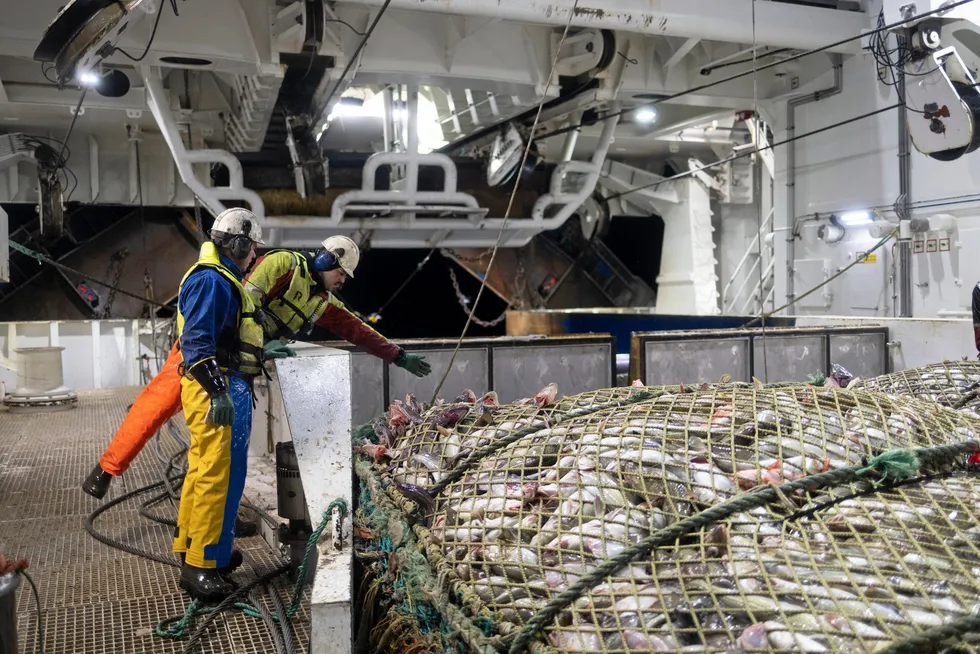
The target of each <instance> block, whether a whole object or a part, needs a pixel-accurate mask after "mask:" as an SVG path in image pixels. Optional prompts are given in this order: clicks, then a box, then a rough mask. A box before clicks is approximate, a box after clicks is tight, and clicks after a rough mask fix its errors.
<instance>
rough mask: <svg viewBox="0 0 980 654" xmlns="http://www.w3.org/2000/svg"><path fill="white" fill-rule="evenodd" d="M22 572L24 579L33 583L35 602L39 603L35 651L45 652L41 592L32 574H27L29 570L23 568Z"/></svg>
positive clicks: (32, 590)
mask: <svg viewBox="0 0 980 654" xmlns="http://www.w3.org/2000/svg"><path fill="white" fill-rule="evenodd" d="M20 574H22V575H24V579H26V580H27V583H29V584H30V585H31V592H32V593H33V594H34V603H35V604H37V633H36V635H35V639H36V640H35V641H34V651H35V652H40V654H44V618H43V616H42V612H41V594H40V593H38V592H37V584H35V583H34V579H33V578H32V577H31V575H29V574H27V570H21V571H20Z"/></svg>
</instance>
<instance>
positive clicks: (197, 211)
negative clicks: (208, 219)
mask: <svg viewBox="0 0 980 654" xmlns="http://www.w3.org/2000/svg"><path fill="white" fill-rule="evenodd" d="M194 222H195V223H197V240H198V243H199V244H203V243H204V241H206V240H207V237H206V235H205V234H204V220H203V219H202V218H201V199H200V198H198V197H197V196H196V195H195V196H194Z"/></svg>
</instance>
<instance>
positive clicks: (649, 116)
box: [634, 107, 657, 123]
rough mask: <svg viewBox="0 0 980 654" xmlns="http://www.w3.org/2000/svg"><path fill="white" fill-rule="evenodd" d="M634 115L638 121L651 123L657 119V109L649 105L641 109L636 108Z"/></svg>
mask: <svg viewBox="0 0 980 654" xmlns="http://www.w3.org/2000/svg"><path fill="white" fill-rule="evenodd" d="M634 117H635V118H636V122H638V123H652V122H653V121H655V120H656V119H657V111H656V110H655V109H651V108H649V107H643V108H642V109H637V110H636V113H635V114H634Z"/></svg>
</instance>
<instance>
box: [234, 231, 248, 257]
mask: <svg viewBox="0 0 980 654" xmlns="http://www.w3.org/2000/svg"><path fill="white" fill-rule="evenodd" d="M230 249H231V256H233V257H234V258H236V259H244V258H245V257H247V256H248V253H249V250H251V249H252V239H250V238H249V237H247V236H242V235H241V234H239V235H238V236H236V237H235V238H233V239H232V240H231V246H230Z"/></svg>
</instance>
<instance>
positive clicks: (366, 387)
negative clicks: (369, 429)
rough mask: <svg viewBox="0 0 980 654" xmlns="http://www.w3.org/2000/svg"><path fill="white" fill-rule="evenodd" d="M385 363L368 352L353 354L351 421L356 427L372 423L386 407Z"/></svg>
mask: <svg viewBox="0 0 980 654" xmlns="http://www.w3.org/2000/svg"><path fill="white" fill-rule="evenodd" d="M384 365H385V364H384V361H382V360H381V359H379V358H378V357H376V356H373V355H371V354H368V353H366V352H353V353H351V392H352V393H353V396H352V397H351V420H352V421H353V424H354V425H362V424H364V423H365V422H371V421H372V420H374V418H375V417H377V416H378V415H380V414H381V413H383V412H384V410H385V409H386V407H385V405H384V398H385V396H384V392H385V386H384V383H385V381H384Z"/></svg>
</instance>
